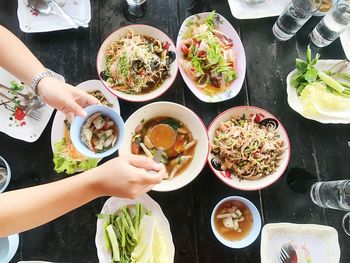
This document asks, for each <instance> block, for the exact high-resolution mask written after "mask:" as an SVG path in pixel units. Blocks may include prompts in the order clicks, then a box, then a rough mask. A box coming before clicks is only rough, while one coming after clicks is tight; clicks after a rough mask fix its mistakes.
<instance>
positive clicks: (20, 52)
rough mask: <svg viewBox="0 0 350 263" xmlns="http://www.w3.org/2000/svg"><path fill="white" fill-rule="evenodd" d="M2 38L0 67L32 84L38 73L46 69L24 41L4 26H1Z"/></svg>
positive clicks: (0, 36) (0, 37) (0, 34)
mask: <svg viewBox="0 0 350 263" xmlns="http://www.w3.org/2000/svg"><path fill="white" fill-rule="evenodd" d="M0 39H1V41H0V67H3V68H5V69H6V70H7V71H9V72H11V73H12V74H13V75H15V76H16V77H17V78H19V79H20V80H21V81H23V82H24V83H26V84H30V83H31V81H32V79H33V77H34V76H35V75H36V74H38V73H41V72H43V71H44V70H45V68H44V66H43V65H42V64H41V63H40V61H39V60H38V59H37V58H36V57H35V56H34V55H33V54H32V53H31V52H30V50H29V49H28V48H27V47H26V46H25V45H24V44H23V43H22V41H20V40H19V39H18V38H17V37H16V36H15V35H13V34H12V33H11V32H10V31H8V30H7V29H6V28H4V27H2V26H0Z"/></svg>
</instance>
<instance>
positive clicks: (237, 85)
mask: <svg viewBox="0 0 350 263" xmlns="http://www.w3.org/2000/svg"><path fill="white" fill-rule="evenodd" d="M209 14H210V13H208V12H206V13H200V14H195V15H193V16H190V17H188V18H186V19H185V21H184V22H183V23H182V25H181V27H180V30H179V35H178V36H177V41H176V51H177V56H178V57H179V60H180V61H181V60H183V58H182V52H181V43H182V41H183V40H182V36H183V34H184V33H185V32H186V30H187V25H188V22H189V21H190V20H193V19H196V18H197V17H198V16H199V17H200V20H201V21H203V20H205V19H206V17H207V16H208V15H209ZM217 16H218V19H219V21H220V23H219V25H218V30H220V31H222V32H224V33H225V34H226V35H227V36H228V37H229V38H230V39H232V41H233V50H234V53H235V55H236V72H237V74H238V77H237V79H235V80H234V81H233V82H232V83H231V84H230V86H229V87H227V89H226V90H225V91H224V92H222V93H218V94H216V95H214V96H208V95H206V94H204V93H203V92H201V91H200V90H199V89H198V88H197V87H196V84H195V83H194V81H193V80H192V79H191V78H190V77H189V76H188V75H187V73H186V72H185V70H184V69H183V68H182V66H181V62H180V66H179V68H180V73H181V75H182V78H183V79H184V81H185V83H186V85H187V87H188V88H189V89H190V90H191V91H192V93H193V94H194V95H195V96H196V97H197V98H198V99H200V100H201V101H204V102H208V103H214V102H220V101H225V100H229V99H232V98H233V97H235V96H237V94H238V93H239V92H240V90H241V88H242V85H243V82H244V77H245V71H246V58H245V52H244V48H243V44H242V41H241V39H240V38H239V36H238V34H237V32H236V30H235V29H234V28H233V26H232V25H231V24H230V23H229V22H228V21H227V20H226V19H225V18H224V17H223V16H222V15H220V14H217Z"/></svg>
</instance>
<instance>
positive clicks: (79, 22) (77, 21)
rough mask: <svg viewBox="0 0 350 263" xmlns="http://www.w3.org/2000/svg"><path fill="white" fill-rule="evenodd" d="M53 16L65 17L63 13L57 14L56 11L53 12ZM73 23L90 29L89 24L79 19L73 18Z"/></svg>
mask: <svg viewBox="0 0 350 263" xmlns="http://www.w3.org/2000/svg"><path fill="white" fill-rule="evenodd" d="M51 13H52V14H54V15H58V16H63V15H62V14H61V13H58V12H55V11H51ZM72 19H73V21H74V22H75V23H76V24H77V25H78V26H82V27H89V24H88V23H86V22H84V21H82V20H79V19H76V18H73V17H72Z"/></svg>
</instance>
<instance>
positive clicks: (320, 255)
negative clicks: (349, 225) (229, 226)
mask: <svg viewBox="0 0 350 263" xmlns="http://www.w3.org/2000/svg"><path fill="white" fill-rule="evenodd" d="M284 244H288V245H291V246H292V247H293V248H294V251H295V252H291V253H292V257H293V260H294V261H292V262H317V263H339V260H340V248H339V241H338V232H337V230H335V229H334V228H333V227H329V226H323V225H314V224H291V223H277V224H267V225H265V226H264V227H263V230H262V233H261V245H260V254H261V263H279V262H281V261H280V260H279V259H278V258H277V256H276V254H277V253H278V252H279V251H280V249H281V247H282V246H283V245H284ZM292 251H293V250H292Z"/></svg>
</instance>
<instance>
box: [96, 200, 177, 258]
mask: <svg viewBox="0 0 350 263" xmlns="http://www.w3.org/2000/svg"><path fill="white" fill-rule="evenodd" d="M137 203H141V204H143V205H144V206H145V208H146V209H147V210H150V211H151V212H152V216H154V217H155V218H156V220H157V221H158V222H157V223H158V227H159V229H160V231H161V232H162V233H163V234H164V239H165V240H167V241H168V242H167V244H166V245H167V247H168V253H167V254H168V255H169V262H173V261H174V254H175V247H174V244H173V239H172V236H171V231H170V226H169V222H168V220H167V218H166V217H165V215H164V214H163V211H162V209H161V207H160V206H159V205H158V203H157V202H156V201H154V200H153V199H152V198H151V197H149V196H148V195H143V196H140V197H138V198H136V199H135V200H131V199H122V198H116V197H111V198H109V199H108V200H107V201H106V203H105V204H104V205H103V208H102V210H101V213H102V214H111V213H114V212H116V211H117V210H118V209H119V208H121V207H123V206H125V205H130V204H137ZM95 244H96V248H97V256H98V259H99V262H100V263H110V262H111V254H110V252H108V251H107V250H106V248H105V239H104V229H103V220H101V219H97V227H96V237H95ZM154 256H157V255H154Z"/></svg>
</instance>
